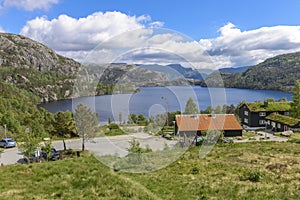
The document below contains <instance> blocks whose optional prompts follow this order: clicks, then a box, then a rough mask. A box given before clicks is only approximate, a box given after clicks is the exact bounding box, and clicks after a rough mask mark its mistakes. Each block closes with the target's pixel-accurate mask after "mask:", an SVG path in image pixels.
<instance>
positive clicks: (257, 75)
mask: <svg viewBox="0 0 300 200" xmlns="http://www.w3.org/2000/svg"><path fill="white" fill-rule="evenodd" d="M220 74H221V76H222V79H223V83H224V86H225V87H235V88H249V89H270V90H282V91H292V88H293V86H294V84H295V81H296V80H300V52H297V53H290V54H284V55H278V56H275V57H273V58H269V59H267V60H265V61H264V62H262V63H259V64H257V65H254V66H251V67H249V69H248V70H246V71H244V72H241V73H235V74H232V73H226V72H221V73H220ZM217 76H218V74H217V73H212V74H210V75H209V76H208V77H207V78H206V80H205V82H206V85H208V86H210V87H220V86H222V83H220V81H216V80H218V79H217Z"/></svg>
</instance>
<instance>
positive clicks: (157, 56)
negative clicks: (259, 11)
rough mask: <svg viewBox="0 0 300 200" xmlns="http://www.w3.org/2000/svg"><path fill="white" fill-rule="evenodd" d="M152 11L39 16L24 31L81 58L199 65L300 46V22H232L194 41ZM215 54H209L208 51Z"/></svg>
mask: <svg viewBox="0 0 300 200" xmlns="http://www.w3.org/2000/svg"><path fill="white" fill-rule="evenodd" d="M162 25H163V22H153V21H151V17H150V16H148V15H142V16H130V15H126V14H124V13H121V12H116V11H115V12H105V13H103V12H96V13H93V14H91V15H89V16H87V17H83V18H79V19H76V18H72V17H70V16H67V15H60V16H59V17H58V18H55V19H51V20H48V19H47V17H37V18H35V19H33V20H31V21H28V22H27V24H26V25H25V26H24V27H23V29H22V31H21V34H23V35H25V36H28V37H30V38H32V39H34V40H37V41H39V42H41V43H44V44H46V45H47V46H49V47H51V48H53V49H54V50H56V51H58V52H59V53H61V54H62V55H65V56H67V57H71V58H74V59H76V60H78V61H81V62H101V61H102V62H110V61H114V62H117V61H118V60H119V61H122V62H126V59H127V61H128V62H132V63H148V64H150V63H155V62H156V63H164V64H169V63H181V64H184V63H188V64H189V65H193V66H195V67H196V68H199V69H201V68H210V69H218V68H222V67H239V66H249V65H253V64H257V63H259V62H262V61H264V60H265V59H266V58H269V57H272V56H275V55H278V54H283V53H289V52H295V51H300V26H274V27H262V28H259V29H254V30H248V31H242V30H240V29H239V28H237V27H236V26H235V25H233V24H232V23H228V24H227V25H225V26H223V27H221V28H220V29H219V33H220V35H219V36H218V37H216V38H210V39H201V40H200V41H199V42H197V41H192V40H190V39H189V38H186V37H185V36H184V35H182V34H180V33H178V32H175V31H171V30H167V29H162V28H158V29H156V28H154V27H155V26H158V27H160V26H162ZM207 54H209V56H208V55H207Z"/></svg>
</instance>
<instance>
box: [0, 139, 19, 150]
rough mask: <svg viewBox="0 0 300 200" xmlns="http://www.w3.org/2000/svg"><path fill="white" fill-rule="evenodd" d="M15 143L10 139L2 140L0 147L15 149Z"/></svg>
mask: <svg viewBox="0 0 300 200" xmlns="http://www.w3.org/2000/svg"><path fill="white" fill-rule="evenodd" d="M15 146H16V141H14V140H13V139H12V138H3V139H2V140H1V141H0V147H3V148H8V147H15Z"/></svg>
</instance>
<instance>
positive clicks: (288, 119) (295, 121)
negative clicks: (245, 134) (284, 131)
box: [266, 113, 300, 127]
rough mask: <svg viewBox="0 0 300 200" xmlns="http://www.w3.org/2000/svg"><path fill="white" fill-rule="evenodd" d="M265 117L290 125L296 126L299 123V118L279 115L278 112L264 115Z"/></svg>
mask: <svg viewBox="0 0 300 200" xmlns="http://www.w3.org/2000/svg"><path fill="white" fill-rule="evenodd" d="M266 119H268V120H272V121H274V122H279V123H282V124H286V125H288V126H291V127H293V126H296V125H297V124H299V123H300V119H296V118H293V117H289V116H285V115H280V114H276V113H272V114H270V115H268V117H266Z"/></svg>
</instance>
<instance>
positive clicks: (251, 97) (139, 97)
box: [39, 86, 292, 123]
mask: <svg viewBox="0 0 300 200" xmlns="http://www.w3.org/2000/svg"><path fill="white" fill-rule="evenodd" d="M140 89H141V92H139V93H133V94H114V95H105V96H94V97H81V98H77V99H73V100H71V99H70V100H60V101H56V102H51V103H44V104H41V105H39V107H43V108H45V109H46V110H48V111H50V112H53V113H55V112H58V111H66V110H70V111H74V110H75V109H76V106H77V105H78V104H79V103H83V104H85V105H86V106H88V107H89V108H91V109H92V110H93V111H95V112H97V113H98V114H99V119H100V122H101V123H105V122H107V120H108V118H111V119H112V120H113V121H116V122H117V121H119V113H122V120H126V119H127V116H128V114H129V113H135V114H144V115H145V116H147V117H149V116H151V115H152V116H155V115H156V114H162V113H165V112H166V111H169V112H171V111H176V110H180V111H184V108H185V104H186V102H187V100H188V98H189V97H192V98H193V99H194V100H195V102H196V103H198V107H199V109H201V110H204V109H206V108H207V107H208V106H212V107H216V106H217V105H224V104H227V105H230V104H234V105H237V104H238V103H240V102H241V101H247V102H253V101H257V100H260V101H263V100H264V99H266V98H274V99H275V100H279V99H281V98H286V99H287V100H289V101H290V100H291V99H292V94H291V93H287V92H280V91H272V90H249V89H236V88H226V89H224V88H202V87H200V86H170V87H141V88H140Z"/></svg>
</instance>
